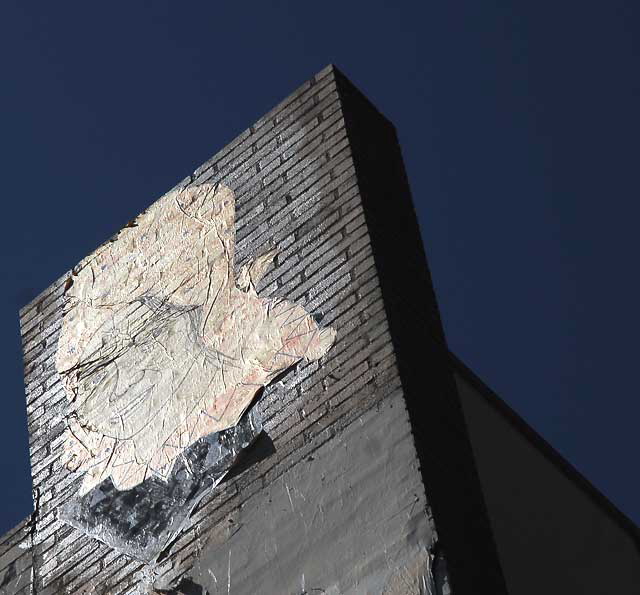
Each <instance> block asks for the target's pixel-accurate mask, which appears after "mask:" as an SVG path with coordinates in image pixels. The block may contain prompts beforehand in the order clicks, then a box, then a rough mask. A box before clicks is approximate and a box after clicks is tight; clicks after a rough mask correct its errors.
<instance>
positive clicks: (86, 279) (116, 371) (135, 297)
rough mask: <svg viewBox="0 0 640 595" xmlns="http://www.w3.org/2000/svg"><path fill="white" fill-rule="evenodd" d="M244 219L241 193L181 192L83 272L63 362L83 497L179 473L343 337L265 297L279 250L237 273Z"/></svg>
mask: <svg viewBox="0 0 640 595" xmlns="http://www.w3.org/2000/svg"><path fill="white" fill-rule="evenodd" d="M234 225H235V199H234V195H233V192H232V191H231V190H230V189H229V188H227V187H225V186H223V185H215V186H214V185H211V184H206V185H202V186H199V187H196V188H187V189H183V190H178V191H173V192H171V193H169V194H167V195H165V196H164V197H163V198H162V199H160V200H159V201H158V202H156V203H155V204H154V205H152V206H151V207H150V208H149V209H148V210H147V211H146V212H145V213H143V214H142V215H140V216H139V217H138V218H137V219H136V220H135V221H134V222H133V223H132V224H131V225H130V226H128V227H126V228H124V229H123V230H122V231H121V232H120V233H119V234H118V236H117V237H116V238H115V239H114V240H113V241H110V242H108V243H106V244H104V245H103V246H101V247H100V248H98V249H97V250H96V251H95V252H94V253H93V254H91V255H90V256H89V257H88V258H86V259H85V260H83V261H82V262H81V263H80V264H79V265H78V266H77V267H76V269H74V273H73V276H72V278H71V281H72V282H73V283H72V284H71V286H70V287H68V289H67V291H66V296H67V299H68V303H67V306H66V309H65V315H64V318H63V326H62V330H61V335H60V339H59V343H58V350H57V354H56V368H57V370H58V372H59V374H60V376H61V378H62V382H63V385H64V388H65V391H66V393H67V395H68V397H69V401H70V403H71V414H70V415H69V417H68V431H69V435H68V440H67V441H66V442H65V445H66V458H67V461H66V462H67V465H68V466H69V467H70V468H80V469H81V470H84V471H85V475H84V481H83V484H82V488H81V492H82V493H86V492H87V491H88V490H90V489H91V488H92V487H93V486H95V485H97V484H98V483H100V482H101V481H103V480H104V479H106V478H107V477H111V478H112V480H113V482H114V484H115V485H116V487H118V488H119V489H128V488H131V487H133V486H134V485H136V484H138V483H140V482H141V481H143V480H144V479H145V478H146V477H148V476H149V475H150V474H157V475H160V476H166V475H167V474H168V473H169V472H170V471H171V468H172V466H173V463H174V461H175V460H176V458H177V457H178V456H179V455H180V453H181V452H183V450H184V449H185V448H186V447H187V446H189V445H190V444H192V443H193V442H194V441H196V440H197V439H198V438H200V437H202V436H205V435H207V434H210V433H211V432H215V431H219V430H223V429H225V428H229V427H231V426H233V425H235V424H236V423H237V422H238V420H239V418H240V417H241V415H242V413H243V412H244V411H245V410H246V408H247V407H248V406H249V404H250V403H251V401H252V399H253V398H254V396H255V394H256V392H257V390H258V389H259V388H260V387H261V386H263V385H265V384H267V383H268V382H269V381H270V380H271V379H272V378H273V377H274V376H276V375H277V374H278V373H279V372H281V371H283V370H285V369H286V368H288V367H290V366H291V365H293V364H295V363H296V362H297V361H299V360H300V359H302V358H307V359H310V360H314V359H318V358H320V357H322V356H323V355H324V354H325V353H326V352H327V351H328V349H329V348H330V347H331V345H332V344H333V342H334V340H335V331H334V330H333V329H330V328H324V329H320V328H319V327H318V325H317V324H316V322H315V321H314V319H313V318H312V317H311V316H310V315H309V314H308V313H307V312H306V311H305V310H304V308H303V307H302V306H300V305H297V304H294V303H292V302H288V301H286V300H283V299H278V298H274V299H268V298H260V297H259V296H258V295H257V293H256V290H255V285H256V284H257V282H258V281H259V279H260V278H261V277H262V275H263V274H264V273H265V272H266V270H267V268H268V267H269V266H270V264H271V261H272V259H273V257H274V256H275V252H274V251H269V252H265V253H264V254H263V255H262V256H261V257H259V258H257V259H256V260H255V261H254V262H253V263H251V264H250V265H249V266H246V267H244V268H243V269H242V270H241V272H240V274H239V276H238V278H237V279H236V278H235V275H234V271H233V264H234V244H235V233H234Z"/></svg>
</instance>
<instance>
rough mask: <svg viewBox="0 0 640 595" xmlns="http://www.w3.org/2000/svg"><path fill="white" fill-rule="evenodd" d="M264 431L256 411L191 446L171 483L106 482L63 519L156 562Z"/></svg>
mask: <svg viewBox="0 0 640 595" xmlns="http://www.w3.org/2000/svg"><path fill="white" fill-rule="evenodd" d="M261 431H262V423H261V420H260V415H259V413H258V410H257V408H255V407H254V408H252V409H251V410H250V411H249V412H247V414H245V415H244V416H243V417H242V418H241V420H240V422H239V423H238V424H237V425H235V426H233V427H232V428H228V429H226V430H223V431H221V432H219V433H214V434H211V435H209V436H206V437H204V438H201V439H199V440H198V441H196V442H195V443H194V444H193V445H191V446H190V447H189V448H188V449H187V450H186V451H185V452H184V453H183V454H182V455H181V456H180V457H179V459H178V461H177V462H176V464H175V465H174V467H173V469H172V472H171V475H170V477H169V480H168V481H164V480H161V479H160V478H157V477H150V478H147V479H145V480H144V481H143V482H142V483H141V484H139V485H137V486H135V487H133V488H131V489H130V490H124V491H120V490H118V489H116V487H115V486H114V484H113V482H112V481H111V480H106V481H104V482H103V483H101V484H100V485H99V486H98V487H97V488H95V489H93V490H91V491H90V492H89V493H88V494H85V495H84V496H81V497H78V498H74V499H72V500H71V501H70V502H68V503H67V504H66V505H64V506H63V508H62V510H61V513H60V516H61V518H62V519H63V520H64V521H65V522H67V523H68V524H70V525H72V526H74V527H77V528H78V529H80V530H82V531H83V532H85V533H86V534H88V535H90V536H92V537H95V538H96V539H99V540H100V541H102V542H103V543H106V544H107V545H110V546H111V547H113V548H115V549H117V550H119V551H122V552H124V553H126V554H128V555H131V556H134V557H136V558H138V559H140V560H143V561H151V560H154V559H156V558H158V557H159V556H160V555H161V554H162V552H163V550H164V549H165V548H167V546H168V545H169V544H170V543H171V541H172V540H173V538H174V537H175V536H176V535H177V534H178V533H179V532H180V530H181V529H182V527H183V525H184V523H185V521H186V520H187V519H188V517H189V514H190V513H191V511H192V510H193V509H194V508H195V506H196V505H197V504H198V502H200V500H201V499H202V497H203V496H204V495H205V494H206V493H207V492H208V491H209V490H211V489H212V488H213V487H215V486H216V485H218V484H219V483H220V482H221V481H222V479H223V478H224V477H225V476H226V475H227V473H228V472H229V470H230V469H231V468H232V467H233V465H234V464H235V463H236V461H237V459H238V456H239V455H240V453H241V452H242V451H243V450H244V449H246V448H248V447H249V446H250V445H251V444H252V443H253V442H254V441H255V440H256V438H257V437H258V435H259V434H260V432H261Z"/></svg>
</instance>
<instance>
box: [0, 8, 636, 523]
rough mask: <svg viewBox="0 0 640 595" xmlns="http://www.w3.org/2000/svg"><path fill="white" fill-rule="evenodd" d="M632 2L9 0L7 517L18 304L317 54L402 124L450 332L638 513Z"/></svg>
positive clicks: (17, 510)
mask: <svg viewBox="0 0 640 595" xmlns="http://www.w3.org/2000/svg"><path fill="white" fill-rule="evenodd" d="M639 12H640V5H639V4H638V3H637V2H627V3H624V2H617V1H612V0H609V1H608V2H598V3H595V2H594V3H592V2H588V1H581V2H572V1H564V2H545V1H540V0H536V1H530V2H490V1H484V2H478V1H477V0H467V1H462V0H459V1H456V2H430V1H424V0H423V1H421V2H402V1H399V0H396V1H395V2H379V1H375V0H368V1H367V2H336V1H324V2H321V3H318V2H315V3H310V2H276V1H271V2H250V3H242V2H233V3H232V2H226V3H222V2H213V1H209V2H190V1H184V2H168V1H161V0H155V1H153V2H152V1H147V2H141V1H133V0H130V1H128V2H117V1H114V2H109V3H95V2H86V1H85V2H77V1H68V2H43V1H40V2H24V1H22V0H4V1H3V2H2V4H1V8H0V50H1V51H0V56H1V58H0V60H1V61H2V93H1V94H0V102H1V106H0V117H1V118H2V121H1V131H2V133H1V135H0V149H1V155H0V157H1V164H2V169H3V176H2V178H3V200H2V209H3V216H2V221H3V232H2V234H0V242H1V245H0V249H1V251H2V255H3V259H2V264H1V267H0V274H1V279H2V288H3V291H2V292H1V293H0V300H1V302H0V337H1V340H0V350H1V352H0V353H1V355H2V364H1V365H2V368H1V369H2V373H3V379H4V405H3V409H2V412H3V415H2V416H1V417H0V453H1V454H0V466H1V471H2V477H3V482H2V496H1V500H0V502H1V503H2V506H1V510H2V512H1V514H0V532H3V531H5V530H7V529H9V528H10V527H11V526H13V525H14V524H15V523H16V522H17V521H19V520H20V519H21V518H23V517H24V516H26V515H27V514H28V513H29V512H30V511H31V493H30V488H31V485H30V478H29V464H28V457H27V435H26V413H25V404H24V393H23V387H22V363H21V352H20V342H19V329H18V318H17V312H18V309H19V308H20V307H21V306H23V305H25V304H26V303H27V302H28V301H30V300H31V299H32V298H33V297H34V296H35V295H37V294H38V293H39V292H40V291H42V290H43V289H44V288H45V287H46V286H47V285H49V284H50V283H51V282H52V281H53V280H55V279H56V278H57V277H59V276H60V275H61V274H62V273H63V272H64V271H65V270H67V269H68V268H70V267H71V266H73V265H74V264H75V263H76V262H77V261H78V260H79V259H80V258H81V257H83V256H84V255H85V254H87V253H88V252H90V251H92V250H93V249H95V248H96V247H97V245H98V244H99V243H101V242H102V241H104V240H105V239H106V238H108V237H109V236H110V235H112V234H113V233H114V232H115V231H116V230H117V229H119V228H120V227H121V226H122V225H124V224H125V223H126V222H127V221H129V220H130V219H131V218H132V217H134V216H135V215H136V214H137V213H139V212H140V211H141V210H143V209H144V208H145V207H146V206H148V204H149V203H151V202H152V201H153V200H155V199H156V198H158V197H159V196H160V195H161V194H162V193H163V192H165V191H166V190H168V189H169V188H170V187H172V186H173V185H174V184H175V183H176V182H177V181H179V180H180V179H182V178H183V177H184V176H185V175H187V174H189V173H190V172H191V171H192V170H193V169H194V168H195V167H196V166H198V165H199V164H200V163H201V162H202V161H204V160H205V159H207V158H208V157H209V156H211V155H212V154H213V153H214V152H216V151H217V150H218V149H220V148H221V147H223V146H224V145H225V144H227V143H228V142H229V141H230V140H231V139H232V138H233V137H234V136H235V135H236V134H238V133H240V132H241V131H242V130H244V129H245V128H246V127H248V126H249V125H250V124H252V123H253V122H254V121H255V120H256V119H258V118H259V117H260V116H261V115H262V114H263V113H264V112H266V111H267V110H269V109H270V108H271V107H273V105H275V104H276V103H277V102H278V101H280V100H281V99H282V98H284V97H285V96H286V95H287V94H289V93H290V92H291V91H293V90H294V89H295V88H296V87H297V86H298V85H299V84H301V83H302V82H304V81H305V80H306V79H308V78H309V77H311V76H312V75H313V74H314V73H315V72H317V71H318V70H320V69H321V68H322V67H324V66H325V65H326V64H327V63H329V62H334V63H335V64H337V65H338V66H339V67H340V68H341V69H342V70H343V71H344V72H345V73H346V74H347V76H349V77H350V78H351V79H352V80H353V81H354V82H355V83H356V84H357V85H358V86H359V87H360V88H361V89H362V90H363V91H364V92H365V93H366V94H367V95H368V96H369V97H370V98H371V100H372V101H373V102H374V103H375V104H376V105H377V106H378V108H379V109H380V110H381V111H382V112H383V113H384V114H385V115H387V116H388V117H389V118H390V119H391V120H392V121H393V122H394V123H395V124H396V127H397V129H398V133H399V136H400V141H401V144H402V148H403V152H404V156H405V162H406V166H407V170H408V174H409V179H410V182H411V186H412V190H413V196H414V200H415V203H416V207H417V210H418V214H419V218H420V224H421V228H422V233H423V238H424V241H425V244H426V248H427V253H428V257H429V260H430V263H431V268H432V273H433V277H434V282H435V287H436V292H437V295H438V298H439V301H440V307H441V310H442V314H443V318H444V322H445V327H446V331H447V335H448V339H449V343H450V346H451V348H452V349H453V350H454V351H455V352H456V353H457V354H458V355H459V356H460V357H461V358H462V359H463V360H465V361H466V362H467V363H468V365H470V366H471V367H472V368H473V369H474V370H475V371H476V372H477V373H478V374H479V375H480V376H481V377H482V378H483V379H485V381H486V382H487V383H488V384H489V385H490V386H491V387H492V388H494V389H495V390H496V391H497V392H498V394H500V395H501V396H502V397H503V398H504V399H505V400H506V401H507V402H508V403H509V404H510V405H511V406H512V407H514V408H515V409H516V410H517V411H518V412H519V413H520V414H521V415H523V416H524V418H525V419H526V420H527V421H529V422H530V423H531V424H532V425H533V426H534V427H535V428H536V429H537V430H538V431H539V432H540V433H541V434H542V436H543V437H545V438H546V439H547V440H548V441H549V442H551V444H552V445H554V446H555V447H556V448H557V449H558V450H559V451H560V453H561V454H563V455H564V456H565V457H566V458H567V459H568V460H569V461H570V462H571V463H572V464H573V465H574V466H576V467H577V468H578V469H579V470H580V471H581V472H582V473H583V474H585V475H586V476H587V478H589V479H590V480H591V481H592V482H593V483H594V484H595V485H596V486H597V487H598V488H599V489H600V490H602V491H603V492H604V493H605V494H606V495H607V496H608V497H609V498H610V499H611V500H612V501H613V502H614V504H616V505H617V506H618V507H619V508H621V509H622V511H623V512H625V513H626V514H628V515H629V516H630V517H631V518H632V519H634V520H635V521H636V523H637V522H640V478H639V477H638V473H637V467H638V465H637V455H638V451H639V450H640V449H639V447H640V432H639V431H638V421H639V419H640V400H639V399H638V394H637V393H638V390H637V388H636V377H635V372H636V369H637V367H638V363H637V354H638V346H637V340H638V335H639V331H640V314H639V313H638V305H639V304H640V281H639V279H638V266H637V258H638V254H639V253H640V249H639V244H640V240H639V233H638V216H639V215H640V206H639V202H638V197H639V195H640V192H639V190H640V167H639V166H638V157H639V155H640V150H639V149H640V146H639V144H640V140H639V139H640V112H639V106H640V101H639V100H640V68H638V66H639V63H638V58H639V56H640V46H639V44H640V37H638V31H637V28H638V27H637V26H638V23H639V22H640V21H639V20H638V17H639V16H640V14H639ZM634 29H635V30H634Z"/></svg>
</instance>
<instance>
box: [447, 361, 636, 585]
mask: <svg viewBox="0 0 640 595" xmlns="http://www.w3.org/2000/svg"><path fill="white" fill-rule="evenodd" d="M456 384H457V386H458V391H459V393H460V397H461V402H462V405H463V408H464V412H465V417H466V420H467V424H468V427H469V434H470V437H471V441H472V444H473V450H474V454H475V456H476V460H477V463H478V471H479V474H480V480H481V483H482V487H483V490H484V493H485V500H486V503H487V508H488V511H489V516H490V519H491V524H492V527H493V531H494V536H495V539H496V545H497V548H498V553H499V555H500V560H501V563H502V568H503V572H504V575H505V579H506V581H507V587H508V589H509V593H510V594H512V595H539V594H540V593H580V595H602V594H603V593H629V594H631V593H633V594H637V593H640V550H639V549H638V543H639V541H638V538H637V537H636V539H635V540H634V539H633V538H632V537H631V535H630V533H629V529H624V528H622V527H621V525H620V524H619V523H618V522H617V521H616V520H615V519H614V518H613V517H612V516H611V515H610V514H609V513H607V512H606V511H605V510H604V509H603V507H602V506H601V505H599V504H598V503H596V501H594V499H593V498H592V497H591V496H590V495H589V494H588V493H587V492H586V491H585V490H584V489H582V488H581V487H580V486H579V484H578V483H577V482H576V480H575V479H571V478H570V477H569V476H568V475H567V474H566V472H564V471H563V470H562V469H561V468H560V467H559V466H558V465H557V464H556V463H554V462H553V461H552V460H550V459H549V458H548V457H546V456H545V455H544V454H543V452H542V451H541V450H540V448H538V447H537V446H535V445H534V444H533V443H532V442H531V441H530V440H529V439H528V438H527V437H526V436H525V434H524V433H523V431H522V429H519V428H517V427H516V426H514V424H513V421H511V420H509V419H508V418H507V417H506V416H505V414H504V413H503V412H502V411H501V410H500V409H499V408H498V407H496V406H495V404H492V403H491V398H492V397H491V396H490V395H489V396H487V395H486V394H483V392H482V391H481V390H480V389H479V388H478V387H477V386H476V385H475V384H474V383H473V382H472V381H470V380H469V378H467V377H465V375H464V374H462V373H456ZM556 456H557V455H556ZM557 458H558V459H559V458H560V457H559V456H558V457H557ZM636 531H637V530H636Z"/></svg>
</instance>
